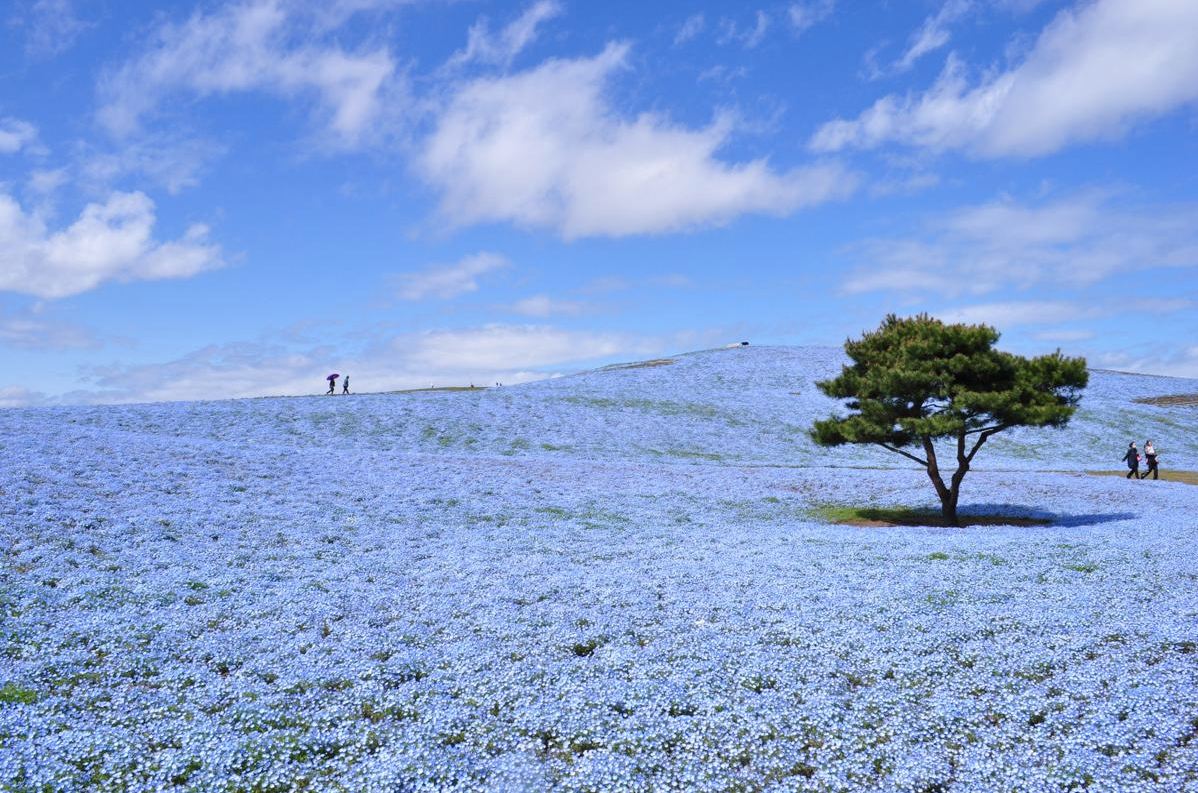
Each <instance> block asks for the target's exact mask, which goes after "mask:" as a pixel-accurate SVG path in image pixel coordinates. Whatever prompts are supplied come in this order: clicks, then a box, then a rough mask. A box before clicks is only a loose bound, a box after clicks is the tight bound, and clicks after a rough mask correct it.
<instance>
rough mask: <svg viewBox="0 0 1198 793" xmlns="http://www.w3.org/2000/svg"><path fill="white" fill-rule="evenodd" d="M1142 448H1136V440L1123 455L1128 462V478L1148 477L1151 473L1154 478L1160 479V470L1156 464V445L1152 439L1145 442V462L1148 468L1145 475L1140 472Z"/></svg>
mask: <svg viewBox="0 0 1198 793" xmlns="http://www.w3.org/2000/svg"><path fill="white" fill-rule="evenodd" d="M1140 459H1141V458H1140V450H1139V449H1137V448H1136V442H1135V441H1132V442H1131V445H1130V446H1128V447H1127V453H1126V454H1124V455H1123V461H1124V462H1125V463H1127V478H1128V479H1147V478H1148V475H1149V474H1152V478H1153V479H1160V475H1159V473H1160V472H1159V470H1158V469H1157V464H1156V447H1155V446H1153V445H1152V441H1145V442H1144V457H1143V459H1144V463H1145V464H1146V465H1147V466H1148V468H1147V469H1146V470H1145V471H1144V473H1143V475H1141V474H1140Z"/></svg>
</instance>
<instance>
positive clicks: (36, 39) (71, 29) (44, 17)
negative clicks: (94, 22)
mask: <svg viewBox="0 0 1198 793" xmlns="http://www.w3.org/2000/svg"><path fill="white" fill-rule="evenodd" d="M19 21H20V24H21V26H22V27H23V28H24V29H25V31H24V32H25V52H26V53H28V54H29V55H32V56H35V57H51V56H54V55H58V54H59V53H62V52H65V51H66V50H68V49H70V48H71V45H73V44H74V43H75V39H76V38H78V37H79V34H80V33H82V32H83V31H84V30H86V29H87V28H88V27H90V25H89V24H88V23H86V22H84V21H83V20H81V19H79V16H78V15H77V14H76V13H75V8H74V4H73V3H72V2H71V0H36V2H34V3H33V5H32V6H31V7H30V9H29V11H28V13H27V14H26V15H25V16H24V17H23V18H21V19H20V20H19Z"/></svg>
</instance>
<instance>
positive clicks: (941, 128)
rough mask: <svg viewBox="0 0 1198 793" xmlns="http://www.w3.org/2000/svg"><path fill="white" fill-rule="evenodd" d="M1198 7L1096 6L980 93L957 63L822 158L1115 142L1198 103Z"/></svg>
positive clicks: (1120, 1) (850, 129)
mask: <svg viewBox="0 0 1198 793" xmlns="http://www.w3.org/2000/svg"><path fill="white" fill-rule="evenodd" d="M1195 31H1198V3H1193V2H1177V0H1097V2H1093V3H1088V4H1084V5H1081V6H1079V7H1078V8H1076V9H1073V10H1066V11H1062V12H1061V13H1060V14H1058V15H1057V16H1056V18H1055V19H1054V20H1053V21H1052V22H1051V23H1050V24H1049V25H1048V26H1047V27H1046V28H1045V30H1044V31H1043V32H1042V33H1041V34H1040V37H1039V39H1038V40H1037V41H1036V44H1035V46H1034V47H1033V48H1032V50H1031V52H1030V54H1029V55H1028V56H1027V58H1026V59H1025V60H1024V61H1023V62H1022V63H1021V64H1019V65H1018V66H1017V67H1015V68H1013V69H1010V70H1007V71H999V72H993V73H988V74H987V75H986V76H984V77H983V79H982V80H981V82H979V83H978V84H977V85H971V84H970V81H969V80H968V79H967V77H966V74H965V69H964V67H963V65H962V64H961V62H960V61H959V60H958V59H957V58H956V57H950V58H949V60H948V63H947V64H946V66H945V68H944V71H943V73H942V74H941V75H940V77H939V79H938V80H937V81H936V84H935V85H933V86H932V88H931V89H929V90H928V91H927V92H925V93H922V94H917V95H907V96H896V95H890V96H886V97H883V98H882V99H879V100H878V101H877V102H876V103H875V104H874V105H873V106H872V107H870V108H869V109H868V110H866V111H864V112H863V113H862V114H861V115H860V116H858V117H857V118H856V119H854V120H844V119H838V120H836V121H832V122H829V123H827V124H824V125H823V126H822V127H821V128H820V129H819V130H818V131H817V132H816V133H815V135H814V136H813V138H812V140H811V144H810V145H811V148H812V149H814V150H816V151H838V150H841V149H844V148H848V147H860V148H872V147H875V146H878V145H881V144H883V143H888V142H898V143H904V144H909V145H913V146H920V147H925V148H929V149H934V150H943V149H964V150H966V151H968V152H970V153H972V154H975V155H978V156H986V157H1000V156H1023V157H1031V156H1037V155H1044V154H1050V153H1052V152H1054V151H1057V150H1059V149H1061V148H1063V147H1065V146H1067V145H1069V144H1070V143H1074V142H1079V141H1092V140H1101V139H1110V138H1114V137H1117V136H1119V135H1121V134H1122V133H1124V132H1125V131H1126V130H1127V129H1128V128H1129V127H1130V126H1131V125H1132V124H1134V123H1135V122H1137V121H1140V120H1144V119H1148V118H1152V117H1154V116H1159V115H1161V114H1164V113H1167V112H1169V111H1171V110H1173V109H1175V108H1177V107H1180V106H1183V105H1186V104H1189V103H1192V102H1194V101H1195V100H1196V99H1198V47H1195V46H1194V35H1195Z"/></svg>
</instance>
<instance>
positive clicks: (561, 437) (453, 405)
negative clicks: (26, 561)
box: [0, 347, 1198, 470]
mask: <svg viewBox="0 0 1198 793" xmlns="http://www.w3.org/2000/svg"><path fill="white" fill-rule="evenodd" d="M844 361H845V358H844V355H843V353H842V352H841V351H840V350H839V349H836V348H819V347H740V348H730V349H717V350H707V351H703V352H695V353H689V354H685V355H678V356H674V357H672V358H668V359H659V360H655V361H650V362H641V363H630V364H623V365H616V366H609V367H605V368H602V369H597V370H593V371H588V372H584V373H581V374H577V375H573V376H569V377H562V378H557V379H552V380H544V381H540V382H536V383H529V384H526V385H522V386H515V387H504V388H497V389H477V390H473V391H451V390H444V391H424V392H412V393H402V394H365V395H355V396H352V397H341V396H337V397H318V396H314V397H305V398H268V399H250V400H235V401H226V402H197V403H174V404H155V405H132V406H120V407H98V408H78V407H77V408H53V409H42V410H24V411H6V412H4V413H0V426H9V427H13V428H14V429H15V427H16V425H20V424H22V423H24V422H32V423H34V424H39V423H41V422H43V421H45V420H47V419H50V420H51V421H54V422H69V423H74V424H77V425H83V426H94V427H97V428H100V429H103V430H104V431H106V432H107V431H111V430H116V431H118V432H119V431H122V430H126V431H131V432H136V433H138V434H146V433H149V434H164V435H168V436H175V437H181V438H188V439H190V440H194V441H203V440H208V441H212V442H216V443H218V444H228V443H233V444H255V445H265V446H269V447H280V446H281V447H304V448H311V447H324V448H327V449H328V450H329V452H330V453H335V452H336V451H337V450H338V449H344V448H347V447H353V448H357V449H371V450H378V451H390V452H405V451H412V452H415V451H419V452H422V453H438V454H487V455H521V456H525V455H583V456H585V457H587V458H599V459H613V460H639V461H659V462H664V463H669V462H677V463H717V464H718V463H725V464H739V465H746V464H747V465H781V466H831V467H859V466H865V467H876V466H882V467H907V466H909V465H910V464H909V463H908V462H906V461H904V460H903V459H901V458H899V457H897V456H895V455H893V454H891V453H888V452H886V451H884V450H880V449H872V448H852V447H846V448H841V449H833V450H828V449H820V448H818V447H816V446H815V445H814V444H812V443H811V441H810V440H809V439H808V438H807V435H806V431H807V428H808V427H810V426H811V423H812V421H814V420H815V419H817V418H820V417H823V416H826V415H828V414H829V413H830V412H831V411H832V410H834V409H835V403H834V402H833V401H832V400H829V399H827V398H826V397H824V396H823V395H822V394H821V393H819V391H818V389H817V388H816V386H815V383H816V381H818V380H821V379H825V378H828V377H831V376H833V375H834V374H835V373H836V372H837V371H839V368H840V366H841V365H842V364H843V363H844ZM1193 393H1198V381H1195V380H1179V379H1174V378H1164V377H1152V376H1145V375H1132V374H1123V373H1117V372H1105V371H1095V372H1093V373H1092V377H1091V384H1090V387H1089V388H1088V389H1087V390H1086V394H1085V397H1084V399H1083V402H1082V406H1081V409H1080V410H1079V411H1078V414H1077V416H1076V417H1075V419H1074V421H1073V422H1072V423H1071V425H1070V426H1069V427H1068V428H1066V429H1064V430H1060V431H1057V430H1051V431H1046V430H1024V431H1012V432H1009V433H1004V434H1003V435H1000V436H998V437H997V438H995V439H994V440H993V441H991V443H990V444H989V445H988V447H987V448H986V449H985V450H984V452H983V453H982V454H981V455H980V456H979V458H978V460H977V465H976V467H977V468H981V469H985V468H988V469H1039V470H1046V469H1047V470H1077V469H1089V468H1110V467H1118V465H1119V458H1120V457H1121V456H1122V454H1123V450H1124V449H1125V448H1126V447H1127V444H1128V442H1129V441H1131V440H1133V439H1134V440H1136V441H1137V443H1140V444H1142V443H1143V441H1144V440H1145V439H1147V438H1151V439H1153V440H1154V441H1155V442H1156V446H1157V448H1158V449H1160V450H1161V462H1162V465H1163V466H1165V467H1171V468H1193V467H1198V433H1196V432H1195V431H1194V430H1195V428H1198V406H1194V405H1187V404H1172V405H1149V404H1142V403H1138V402H1136V400H1137V399H1142V398H1147V397H1156V396H1162V395H1172V394H1193Z"/></svg>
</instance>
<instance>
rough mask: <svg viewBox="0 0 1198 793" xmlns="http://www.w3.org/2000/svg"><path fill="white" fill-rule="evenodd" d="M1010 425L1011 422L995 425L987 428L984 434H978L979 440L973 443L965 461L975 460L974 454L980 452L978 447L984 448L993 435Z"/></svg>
mask: <svg viewBox="0 0 1198 793" xmlns="http://www.w3.org/2000/svg"><path fill="white" fill-rule="evenodd" d="M1010 426H1011V425H1010V424H999V425H997V426H994V427H988V428H986V429H985V430H984V431H983V432H982V434H981V435H979V436H978V439H977V441H976V442H975V443H974V444H973V448H972V449H971V450H970V451H969V455H968V456H966V458H965V462H973V456H974V455H975V454H977V453H978V449H980V448H982V444H983V443H985V442H986V441H987V440H989V438H990V436H991V435H994V434H996V433H999V432H1002V431H1003V430H1005V429H1007V428H1008V427H1010Z"/></svg>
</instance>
